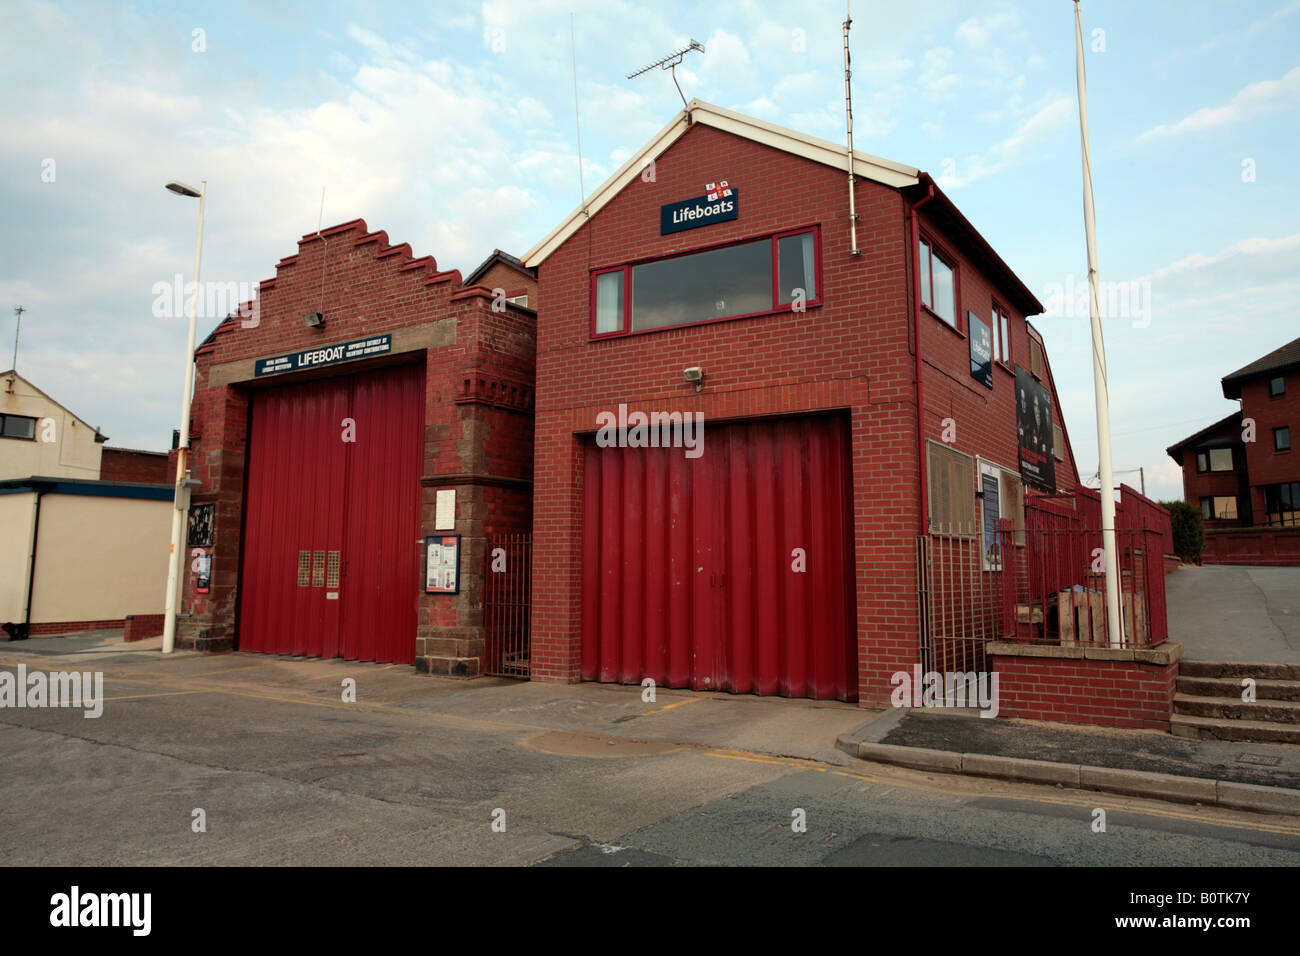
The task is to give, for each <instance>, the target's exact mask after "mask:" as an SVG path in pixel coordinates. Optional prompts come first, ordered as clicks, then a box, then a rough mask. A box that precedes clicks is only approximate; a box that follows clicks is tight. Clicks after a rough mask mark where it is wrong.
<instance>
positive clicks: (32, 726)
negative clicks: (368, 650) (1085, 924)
mask: <svg viewBox="0 0 1300 956" xmlns="http://www.w3.org/2000/svg"><path fill="white" fill-rule="evenodd" d="M26 659H27V660H33V659H34V656H33V655H28V656H27V658H26ZM14 660H15V658H14V657H13V656H11V655H10V656H8V657H7V658H6V655H4V654H0V668H3V669H6V670H13V662H14ZM47 666H49V667H60V668H70V667H71V666H73V662H72V661H70V660H69V659H67V658H49V659H48V664H47ZM85 666H95V667H101V668H102V669H104V670H105V671H106V673H107V677H106V684H105V696H106V698H107V700H106V704H105V708H104V714H103V716H102V717H100V718H98V719H87V718H85V717H83V716H82V713H81V711H79V710H55V709H35V710H34V709H10V708H4V709H0V862H3V863H6V864H37V865H48V864H62V865H94V866H102V865H122V864H139V865H170V864H182V865H185V864H191V865H206V864H255V865H257V864H270V865H282V864H329V865H338V864H342V865H372V864H373V865H380V864H426V865H427V864H505V865H524V864H537V863H541V864H544V865H600V866H629V865H631V866H642V865H645V866H674V865H683V864H698V865H733V864H755V865H827V866H898V865H908V866H915V865H933V866H962V865H974V864H979V865H1009V866H1022V865H1023V866H1053V865H1080V864H1082V865H1093V864H1114V865H1124V866H1146V865H1172V866H1191V865H1195V866H1206V865H1210V866H1259V865H1297V864H1300V820H1297V819H1295V818H1288V817H1272V816H1264V815H1258V814H1248V813H1232V812H1228V811H1223V810H1219V809H1215V808H1202V807H1193V806H1180V805H1176V804H1162V803H1158V802H1154V801H1143V800H1138V799H1134V798H1125V797H1111V796H1107V795H1101V794H1096V793H1083V792H1076V791H1066V790H1056V789H1049V788H1041V787H1031V786H1021V785H1015V784H1003V783H999V782H996V781H986V780H978V779H972V778H961V777H949V776H944V775H927V774H920V773H915V772H911V771H906V770H902V769H898V768H886V767H879V766H874V765H870V764H865V763H861V762H858V761H855V760H853V759H852V758H849V757H847V756H846V755H838V756H837V755H836V754H835V753H834V752H833V751H824V750H817V749H814V750H812V751H809V752H812V753H816V754H819V755H820V756H821V757H822V758H824V759H808V758H807V757H798V756H782V755H780V754H781V752H786V753H789V752H791V750H790V748H789V747H788V746H786V745H782V744H780V743H774V744H773V745H772V747H771V749H770V751H769V752H767V753H763V752H759V751H758V750H756V749H752V748H751V749H744V748H742V747H740V746H739V745H738V744H737V745H732V746H728V745H727V744H726V741H727V739H731V738H734V740H735V741H737V742H739V741H742V740H749V738H746V737H744V734H745V733H747V732H748V733H752V731H753V728H754V727H755V726H756V725H758V726H761V725H762V723H763V717H762V714H763V713H766V711H762V712H760V711H759V710H758V709H757V708H758V707H760V706H761V707H764V708H769V707H770V708H786V709H785V710H784V711H781V713H783V714H786V715H790V714H796V713H798V714H805V713H808V714H812V717H810V718H808V719H813V718H816V719H819V720H831V721H839V722H841V723H842V722H843V721H844V720H845V719H846V718H847V719H850V720H853V719H857V718H858V715H857V714H855V713H854V712H853V711H852V709H848V708H841V709H838V710H837V709H834V708H831V709H824V710H822V711H816V710H811V709H808V708H803V709H799V710H797V711H796V709H795V705H794V704H792V703H791V702H781V701H774V702H767V703H756V702H754V701H753V700H752V699H750V700H749V701H745V700H735V701H722V702H718V698H716V697H708V696H707V695H695V696H691V695H682V696H673V697H663V698H661V699H660V701H659V702H658V703H657V704H656V705H655V707H654V708H653V710H650V711H647V710H645V706H644V705H643V704H642V702H641V700H640V697H639V692H638V689H637V688H616V687H593V686H592V685H580V686H577V687H560V686H549V687H546V686H541V685H526V684H511V683H509V682H474V683H472V684H465V683H459V684H454V683H453V682H438V681H434V680H432V679H430V678H427V677H418V676H416V675H413V674H410V673H409V672H406V671H405V670H404V669H398V670H393V669H384V668H380V667H376V666H374V665H370V666H367V665H343V664H341V663H337V662H284V661H278V660H277V659H274V658H261V657H258V656H256V655H234V656H227V657H223V658H198V657H194V656H192V655H190V656H184V655H176V656H175V657H173V658H171V659H169V660H168V661H166V662H165V663H163V662H159V661H158V660H157V659H156V657H155V658H147V657H141V658H133V657H132V656H131V655H129V654H128V655H120V656H119V657H117V658H116V659H114V660H111V661H107V662H99V663H94V664H93V665H91V664H89V663H88V664H86V665H85ZM341 675H342V676H346V675H352V676H354V677H355V678H356V680H357V681H358V700H357V702H356V703H345V702H343V701H342V700H341V695H340V693H339V690H338V689H339V686H340V676H341ZM697 701H698V702H699V703H698V704H697V705H696V706H694V707H689V706H686V705H687V704H691V703H694V702H697ZM706 705H707V706H708V707H716V708H717V709H718V711H719V712H721V713H722V714H724V717H720V718H716V719H714V720H713V728H712V729H711V730H709V731H708V733H705V732H704V731H703V730H700V729H699V728H700V727H702V726H704V725H705V724H707V723H708V720H706V718H705V714H706V710H707V707H706ZM740 708H750V709H749V710H748V711H742V710H741V709H740ZM692 712H694V713H695V714H696V715H697V716H692ZM733 713H734V714H737V715H739V716H737V717H731V716H730V715H731V714H733ZM784 719H785V723H788V722H789V718H788V716H787V717H786V718H784ZM724 720H725V721H726V722H725V723H724V722H723V721H724ZM783 726H784V724H783ZM691 727H695V728H697V732H696V733H695V734H694V735H693V734H692V733H691V732H689V731H688V730H687V728H691ZM746 728H747V729H746ZM710 735H711V739H712V741H713V742H709V741H708V740H705V739H703V738H708V737H710ZM728 735H731V738H729V737H728ZM693 736H694V739H692V737H693ZM830 740H833V736H831V738H830ZM750 742H751V743H752V740H751V741H750ZM829 742H830V741H829V740H828V741H826V743H827V745H829ZM818 746H819V747H820V746H821V745H820V744H819V745H818ZM1095 808H1103V809H1105V811H1106V829H1105V832H1094V827H1093V821H1094V818H1095V816H1094V809H1095ZM196 810H201V811H202V818H203V820H204V823H205V832H195V826H194V821H195V820H196V818H197V817H196V814H195V811H196ZM798 818H802V819H805V820H806V828H805V829H804V830H803V831H802V832H796V829H795V828H794V827H793V826H792V824H793V823H794V822H795V821H796V819H798ZM494 822H495V824H496V826H494ZM502 822H504V828H502V826H501V824H502Z"/></svg>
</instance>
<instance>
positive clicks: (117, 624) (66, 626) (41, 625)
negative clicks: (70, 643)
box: [27, 618, 123, 636]
mask: <svg viewBox="0 0 1300 956" xmlns="http://www.w3.org/2000/svg"><path fill="white" fill-rule="evenodd" d="M122 627H123V624H122V619H121V618H117V619H116V620H113V619H110V620H106V621H38V622H33V623H32V624H30V625H28V628H27V633H28V634H31V635H33V636H35V635H37V634H47V635H49V634H76V633H79V632H81V631H120V630H122Z"/></svg>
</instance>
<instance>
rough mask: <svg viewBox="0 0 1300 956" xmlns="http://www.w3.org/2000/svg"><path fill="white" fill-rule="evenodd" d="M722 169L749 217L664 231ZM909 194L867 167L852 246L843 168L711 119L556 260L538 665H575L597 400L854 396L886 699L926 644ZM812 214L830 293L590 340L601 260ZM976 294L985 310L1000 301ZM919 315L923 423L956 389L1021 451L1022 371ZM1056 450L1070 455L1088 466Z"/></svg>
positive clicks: (549, 305) (1009, 459) (868, 694)
mask: <svg viewBox="0 0 1300 956" xmlns="http://www.w3.org/2000/svg"><path fill="white" fill-rule="evenodd" d="M718 177H725V178H727V179H728V181H729V182H730V183H731V184H732V185H733V186H735V187H736V188H737V190H738V194H739V199H740V209H739V212H740V215H739V218H738V219H737V220H736V221H733V222H725V223H717V224H714V225H711V226H707V227H704V228H700V229H695V230H690V231H687V232H683V233H677V234H675V235H670V236H660V235H659V207H660V206H661V205H663V204H666V203H670V202H675V201H678V200H682V199H686V198H690V197H693V196H699V195H701V194H702V192H703V187H704V184H705V183H707V182H710V181H712V180H715V179H717V178H718ZM907 208H908V207H907V204H906V202H905V201H904V200H903V198H902V196H901V195H900V194H899V193H898V192H897V191H895V190H893V189H890V188H888V187H885V186H882V185H879V184H877V183H874V182H871V181H868V180H865V179H862V180H859V184H858V188H857V211H858V214H859V216H860V221H859V223H858V229H857V232H858V242H859V244H860V246H861V247H862V248H863V249H864V250H865V254H864V255H863V256H862V257H860V258H855V257H852V256H851V255H850V252H849V246H850V239H849V230H848V223H847V197H846V195H845V182H844V175H843V173H842V172H840V171H838V170H835V169H832V168H830V167H827V166H822V165H820V164H816V163H812V162H809V161H806V160H803V159H800V158H797V157H795V156H791V155H789V154H786V153H783V152H779V151H777V150H774V149H771V148H769V147H767V146H763V145H760V144H757V143H754V142H752V141H749V140H746V139H743V138H738V137H734V136H732V135H730V134H727V133H724V132H722V131H720V130H717V129H715V128H712V127H708V126H696V127H694V128H692V129H691V130H690V131H689V132H687V133H686V134H685V135H684V136H683V137H682V138H681V139H679V140H678V141H677V142H676V143H674V144H673V145H672V146H671V147H669V148H668V149H667V150H666V151H665V152H664V153H663V154H662V155H661V156H659V157H657V159H656V164H655V181H654V182H645V181H644V180H643V179H641V178H638V179H635V180H633V182H632V183H631V184H630V185H629V186H627V187H626V188H625V189H624V190H623V192H622V193H621V194H620V195H618V196H617V197H615V198H614V199H613V200H612V201H611V202H610V203H609V204H608V205H606V206H605V207H604V208H602V209H601V210H600V211H599V212H598V213H596V214H595V215H594V216H593V217H592V219H591V220H590V221H589V222H588V223H587V224H585V225H584V226H583V227H582V228H581V229H580V230H579V231H578V232H577V233H576V234H575V235H574V236H572V237H570V238H569V239H568V240H567V241H566V242H565V243H564V244H563V245H561V246H560V247H559V248H558V249H557V250H556V251H555V252H554V253H553V254H552V255H551V256H550V257H549V258H548V259H547V260H546V261H545V262H544V263H542V265H541V267H540V270H539V283H540V286H541V295H542V297H543V298H544V301H545V302H546V307H545V310H544V311H543V313H542V315H541V317H540V322H539V330H538V356H537V358H538V369H537V387H538V407H537V432H536V443H537V444H536V456H535V479H536V496H535V500H534V508H535V512H534V533H535V536H536V540H537V542H538V543H539V546H538V552H537V553H538V554H539V555H540V554H542V548H541V542H543V541H544V542H545V553H546V560H545V561H544V562H543V561H536V562H535V566H534V589H533V617H532V628H533V631H532V633H533V638H532V640H533V644H532V667H533V677H534V678H536V679H543V680H558V681H576V680H578V678H579V657H580V648H579V641H580V621H581V617H580V610H581V597H582V596H581V563H582V542H581V530H582V529H581V523H582V522H581V514H582V495H583V489H582V471H581V446H580V440H579V437H578V436H579V435H580V434H581V433H584V432H586V433H591V432H593V431H594V430H595V417H596V414H597V413H598V412H600V411H603V410H612V409H614V408H616V407H617V405H618V403H620V402H626V403H628V405H629V407H630V408H642V409H647V410H651V409H652V410H660V411H694V410H699V411H702V412H703V413H704V414H705V418H706V421H714V422H718V421H723V420H727V419H738V418H750V417H762V416H772V415H780V414H792V413H807V412H814V411H822V410H830V409H847V410H848V411H849V413H850V416H851V435H852V442H853V462H852V466H853V495H854V535H855V539H856V541H857V542H858V546H857V554H856V575H857V593H856V599H857V625H858V627H857V629H858V668H859V674H858V685H859V695H860V696H859V699H860V701H861V702H862V703H863V704H864V705H869V704H872V703H883V702H885V701H887V700H888V698H889V694H890V691H891V690H892V686H891V685H890V683H889V678H890V675H892V674H893V673H894V672H895V671H898V670H901V669H905V668H907V667H909V666H910V665H911V663H912V662H914V661H915V660H916V659H917V646H918V634H917V602H916V580H915V577H916V567H915V535H916V534H917V531H918V528H919V525H920V497H919V492H918V484H919V466H918V443H917V416H916V404H915V382H914V378H915V369H914V360H913V356H912V352H911V318H910V312H909V307H910V298H911V277H910V272H909V269H910V264H909V255H908V251H909V245H910V240H909V239H908V232H907V226H908V222H907ZM814 223H819V224H820V225H821V230H822V233H821V238H822V250H821V252H822V291H823V296H824V300H825V305H823V306H820V307H814V308H809V309H808V310H807V312H805V313H802V314H793V313H782V314H777V315H772V316H763V317H757V318H750V319H740V320H732V321H724V322H717V323H712V324H707V325H699V326H695V327H690V328H679V329H670V330H662V331H658V332H653V333H648V334H643V335H633V336H629V337H626V338H616V339H607V340H603V341H599V342H589V321H590V278H589V277H590V271H591V270H592V269H596V268H601V267H605V266H613V265H618V264H621V263H625V262H628V261H630V260H635V259H639V258H644V257H651V256H659V255H664V254H668V253H672V252H678V251H685V250H689V249H692V248H696V247H699V246H703V245H711V244H714V243H721V242H728V241H733V240H741V239H745V238H749V237H753V236H761V235H764V234H770V233H772V232H776V231H780V230H785V229H791V228H797V227H800V226H803V225H811V224H814ZM948 245H949V248H952V244H948ZM956 251H958V252H960V250H956ZM964 274H965V275H967V276H968V278H965V279H964V281H965V282H967V283H968V285H967V286H966V288H965V289H963V292H962V303H963V308H965V307H966V304H967V303H968V302H970V303H973V302H974V301H975V299H976V298H979V297H981V296H987V295H988V294H990V287H989V285H988V284H987V283H986V282H984V280H982V279H980V278H979V277H978V276H977V275H976V274H975V270H974V269H973V268H969V269H964ZM981 290H983V291H982V292H981ZM1001 301H1003V303H1004V304H1005V303H1006V301H1007V300H1006V297H1004V298H1003V299H1002V300H1001ZM971 307H973V308H976V310H977V311H980V312H981V314H982V316H983V317H984V318H985V319H987V318H988V307H987V305H984V306H983V307H982V308H981V307H978V306H975V305H972V306H971ZM1016 319H1017V322H1016V331H1015V332H1013V336H1016V337H1017V338H1016V339H1015V341H1016V343H1017V344H1016V346H1015V347H1016V348H1017V351H1018V354H1019V355H1022V356H1023V355H1026V354H1027V349H1028V345H1027V340H1026V339H1025V336H1026V335H1027V332H1026V330H1025V328H1024V325H1023V319H1022V318H1021V317H1018V316H1017V317H1016ZM922 321H923V324H924V325H925V326H926V327H925V328H923V334H922V343H923V344H922V352H923V354H925V353H926V350H927V349H929V350H930V352H931V354H929V355H926V358H927V361H928V362H930V363H932V365H933V367H932V368H928V369H927V371H926V372H925V373H924V374H925V375H926V383H927V386H926V387H927V389H928V393H927V396H926V409H927V415H926V425H925V432H926V435H927V436H931V435H932V436H933V437H936V438H937V437H939V425H938V423H939V420H940V419H941V418H943V417H946V416H947V415H948V414H950V411H949V410H950V409H956V410H957V414H958V416H960V417H959V425H958V442H959V447H961V448H962V449H963V450H968V451H973V452H979V453H984V454H989V455H990V457H994V456H996V458H997V460H998V461H999V462H1000V463H1002V464H1005V465H1007V466H1008V467H1011V468H1012V469H1013V470H1014V469H1015V467H1016V464H1017V457H1016V454H1015V447H1016V446H1015V441H1016V429H1015V417H1014V405H1013V398H1012V395H1011V388H1010V385H1009V384H1008V382H1007V380H1006V377H1005V374H1006V373H1003V372H999V373H996V374H998V375H1000V376H1002V377H1001V378H1000V379H999V381H998V383H997V387H996V388H995V391H994V392H993V393H988V391H987V390H986V389H983V386H979V385H977V384H976V383H974V380H972V379H970V359H969V351H968V348H967V346H966V342H965V339H964V338H962V337H958V336H956V335H954V333H952V332H951V331H948V330H945V329H940V328H934V327H933V324H934V323H935V322H936V321H937V320H935V319H933V318H932V317H929V316H925V317H923V319H922ZM945 336H946V337H947V338H945ZM690 365H700V366H702V367H703V368H704V374H705V387H704V390H703V392H702V393H701V394H699V395H697V394H696V393H695V390H694V387H693V386H691V385H688V384H687V383H685V382H684V381H683V379H682V369H683V368H685V367H687V366H690ZM950 377H952V378H956V379H958V381H957V382H955V383H954V382H952V381H950ZM965 382H970V383H971V388H967V387H966V386H965ZM977 390H978V391H977ZM980 391H982V392H983V393H984V394H980V393H979V392H980ZM990 416H992V417H991V418H990ZM998 416H1001V419H1002V422H1001V424H1000V425H998V424H995V421H996V418H997V417H998ZM986 449H987V450H986ZM1058 467H1060V466H1059V463H1058ZM1060 470H1061V471H1062V472H1066V471H1068V472H1069V473H1070V475H1071V477H1072V475H1073V468H1072V467H1069V468H1061V469H1060Z"/></svg>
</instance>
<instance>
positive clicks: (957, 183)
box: [936, 96, 1074, 189]
mask: <svg viewBox="0 0 1300 956" xmlns="http://www.w3.org/2000/svg"><path fill="white" fill-rule="evenodd" d="M1073 114H1074V104H1073V102H1072V101H1071V100H1070V98H1069V97H1066V96H1057V97H1054V98H1052V99H1049V100H1047V101H1046V102H1045V103H1044V104H1043V105H1042V106H1040V107H1039V108H1038V109H1037V110H1036V111H1035V112H1034V113H1033V115H1031V116H1030V117H1028V118H1027V119H1026V120H1024V121H1023V122H1022V123H1021V124H1020V125H1019V126H1018V127H1017V128H1016V130H1015V132H1013V133H1012V134H1011V135H1010V136H1008V137H1007V138H1006V139H1004V140H1002V142H1000V143H998V144H997V145H995V146H993V147H991V148H990V149H988V150H987V151H986V152H984V153H982V154H976V155H973V156H968V157H967V158H966V159H965V160H963V161H960V162H958V163H957V164H956V169H955V170H953V172H952V173H951V174H950V175H945V176H940V177H938V178H937V180H936V181H937V182H938V183H939V185H940V186H942V187H943V188H944V189H960V188H961V187H963V186H968V185H970V184H971V183H973V182H975V181H976V180H979V179H985V178H987V177H989V176H993V175H996V174H997V173H1000V172H1001V171H1002V170H1004V169H1007V168H1009V167H1011V166H1014V165H1016V164H1017V163H1019V162H1020V161H1021V159H1022V158H1023V157H1024V155H1025V153H1027V152H1028V151H1029V148H1030V147H1031V146H1033V145H1034V144H1036V143H1039V142H1041V141H1042V140H1044V139H1046V138H1047V137H1048V136H1050V135H1052V133H1054V132H1055V131H1056V129H1057V128H1058V127H1060V126H1061V125H1062V124H1063V123H1066V122H1068V121H1069V119H1070V118H1071V116H1073Z"/></svg>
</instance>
